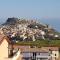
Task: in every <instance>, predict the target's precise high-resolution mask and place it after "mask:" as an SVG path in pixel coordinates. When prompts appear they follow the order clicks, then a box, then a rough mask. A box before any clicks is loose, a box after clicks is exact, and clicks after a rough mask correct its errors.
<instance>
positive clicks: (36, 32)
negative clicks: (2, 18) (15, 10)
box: [0, 18, 60, 41]
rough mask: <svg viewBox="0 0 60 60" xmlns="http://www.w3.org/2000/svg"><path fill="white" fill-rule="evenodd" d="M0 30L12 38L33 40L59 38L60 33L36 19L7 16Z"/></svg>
mask: <svg viewBox="0 0 60 60" xmlns="http://www.w3.org/2000/svg"><path fill="white" fill-rule="evenodd" d="M0 30H2V31H3V33H4V34H6V35H7V36H9V37H10V38H11V39H12V40H14V41H15V40H18V41H35V40H46V39H49V40H52V39H54V40H55V39H60V34H59V32H57V31H56V30H55V29H54V28H52V27H51V26H49V25H47V24H41V23H39V22H37V21H36V20H26V19H18V18H8V19H7V20H6V22H5V23H4V24H2V25H1V27H0Z"/></svg>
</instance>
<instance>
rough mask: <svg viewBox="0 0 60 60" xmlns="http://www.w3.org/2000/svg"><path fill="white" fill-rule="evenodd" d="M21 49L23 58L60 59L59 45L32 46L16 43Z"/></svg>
mask: <svg viewBox="0 0 60 60" xmlns="http://www.w3.org/2000/svg"><path fill="white" fill-rule="evenodd" d="M14 48H16V49H17V48H19V49H20V50H21V55H22V56H23V57H22V60H58V58H59V49H58V47H31V46H19V45H14Z"/></svg>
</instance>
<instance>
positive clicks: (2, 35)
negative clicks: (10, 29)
mask: <svg viewBox="0 0 60 60" xmlns="http://www.w3.org/2000/svg"><path fill="white" fill-rule="evenodd" d="M4 39H6V40H7V42H8V43H11V41H10V40H9V38H8V37H7V36H5V35H4V34H0V44H1V43H2V42H3V40H4Z"/></svg>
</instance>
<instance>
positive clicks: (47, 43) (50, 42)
mask: <svg viewBox="0 0 60 60" xmlns="http://www.w3.org/2000/svg"><path fill="white" fill-rule="evenodd" d="M16 44H17V45H30V46H39V47H42V46H60V40H40V41H39V40H37V41H26V42H25V41H22V42H17V43H16Z"/></svg>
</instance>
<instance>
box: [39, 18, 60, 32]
mask: <svg viewBox="0 0 60 60" xmlns="http://www.w3.org/2000/svg"><path fill="white" fill-rule="evenodd" d="M39 21H41V22H42V23H45V24H49V25H50V26H52V27H53V28H54V29H56V30H57V31H59V32H60V19H41V20H39Z"/></svg>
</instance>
